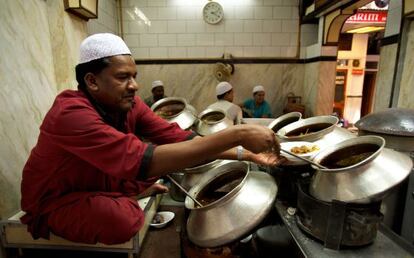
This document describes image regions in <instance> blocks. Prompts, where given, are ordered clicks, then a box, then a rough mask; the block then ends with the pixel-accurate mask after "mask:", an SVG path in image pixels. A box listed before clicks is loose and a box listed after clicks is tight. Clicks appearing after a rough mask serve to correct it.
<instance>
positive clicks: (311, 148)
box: [290, 145, 319, 154]
mask: <svg viewBox="0 0 414 258" xmlns="http://www.w3.org/2000/svg"><path fill="white" fill-rule="evenodd" d="M317 150H319V147H318V145H312V146H306V145H302V146H295V147H293V148H292V149H290V152H293V153H295V154H306V153H310V152H314V151H317Z"/></svg>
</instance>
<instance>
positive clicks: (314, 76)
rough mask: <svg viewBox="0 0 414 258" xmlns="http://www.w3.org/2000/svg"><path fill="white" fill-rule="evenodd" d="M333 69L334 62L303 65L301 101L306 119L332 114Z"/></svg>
mask: <svg viewBox="0 0 414 258" xmlns="http://www.w3.org/2000/svg"><path fill="white" fill-rule="evenodd" d="M335 69H336V62H315V63H308V64H305V68H304V88H303V95H304V98H303V99H304V104H305V107H306V112H305V115H306V116H307V117H310V116H319V115H330V114H332V104H333V101H334V94H335Z"/></svg>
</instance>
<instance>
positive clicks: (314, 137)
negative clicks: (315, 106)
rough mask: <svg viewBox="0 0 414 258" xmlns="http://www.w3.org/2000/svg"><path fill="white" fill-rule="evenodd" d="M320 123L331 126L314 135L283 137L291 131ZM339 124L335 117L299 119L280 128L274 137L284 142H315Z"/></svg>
mask: <svg viewBox="0 0 414 258" xmlns="http://www.w3.org/2000/svg"><path fill="white" fill-rule="evenodd" d="M322 122H326V123H329V124H331V125H330V126H329V127H327V128H325V129H322V130H320V131H318V132H314V133H309V134H306V135H301V136H291V137H287V136H285V135H286V134H287V133H288V132H290V131H293V130H295V129H297V128H300V127H303V126H306V125H313V124H319V123H322ZM338 122H339V119H338V118H337V117H336V116H330V115H329V116H314V117H309V118H305V119H300V120H298V121H296V122H293V123H291V124H288V125H286V126H284V127H282V128H280V129H279V130H278V131H277V133H276V135H277V136H278V137H279V138H280V139H281V140H285V141H315V140H317V139H320V138H322V137H323V136H324V135H325V134H327V133H329V132H331V131H333V129H334V128H335V126H336V124H337V123H338Z"/></svg>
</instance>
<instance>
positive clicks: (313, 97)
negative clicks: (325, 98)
mask: <svg viewBox="0 0 414 258" xmlns="http://www.w3.org/2000/svg"><path fill="white" fill-rule="evenodd" d="M304 66H305V68H304V71H305V72H304V87H303V101H302V102H303V104H304V105H305V107H306V110H305V116H307V117H309V116H313V115H314V114H315V113H316V110H315V107H316V101H317V96H318V81H319V79H318V78H319V74H318V72H319V62H315V63H309V64H305V65H304Z"/></svg>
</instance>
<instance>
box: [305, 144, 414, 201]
mask: <svg viewBox="0 0 414 258" xmlns="http://www.w3.org/2000/svg"><path fill="white" fill-rule="evenodd" d="M384 145H385V140H384V139H383V138H381V137H379V136H361V137H356V138H351V139H348V140H345V141H343V142H341V143H338V144H336V145H332V146H329V147H326V148H325V149H323V150H322V151H321V152H319V153H318V154H317V155H316V156H315V157H314V159H313V161H314V162H317V163H320V164H321V165H324V166H326V167H327V169H318V168H315V169H316V172H315V174H314V176H313V178H312V180H311V184H310V187H309V192H310V194H311V195H312V196H314V197H315V198H317V199H319V200H323V201H327V202H331V201H332V200H339V201H343V202H351V203H369V202H372V201H376V200H380V199H382V198H384V196H385V195H386V193H387V191H388V190H389V189H391V188H392V187H393V186H395V185H397V184H398V183H400V182H401V181H402V180H404V179H405V178H406V177H407V176H408V174H409V173H410V170H411V168H412V166H413V163H412V161H411V159H410V158H409V157H408V156H407V155H405V154H403V153H400V152H396V151H394V150H391V149H387V148H384Z"/></svg>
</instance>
